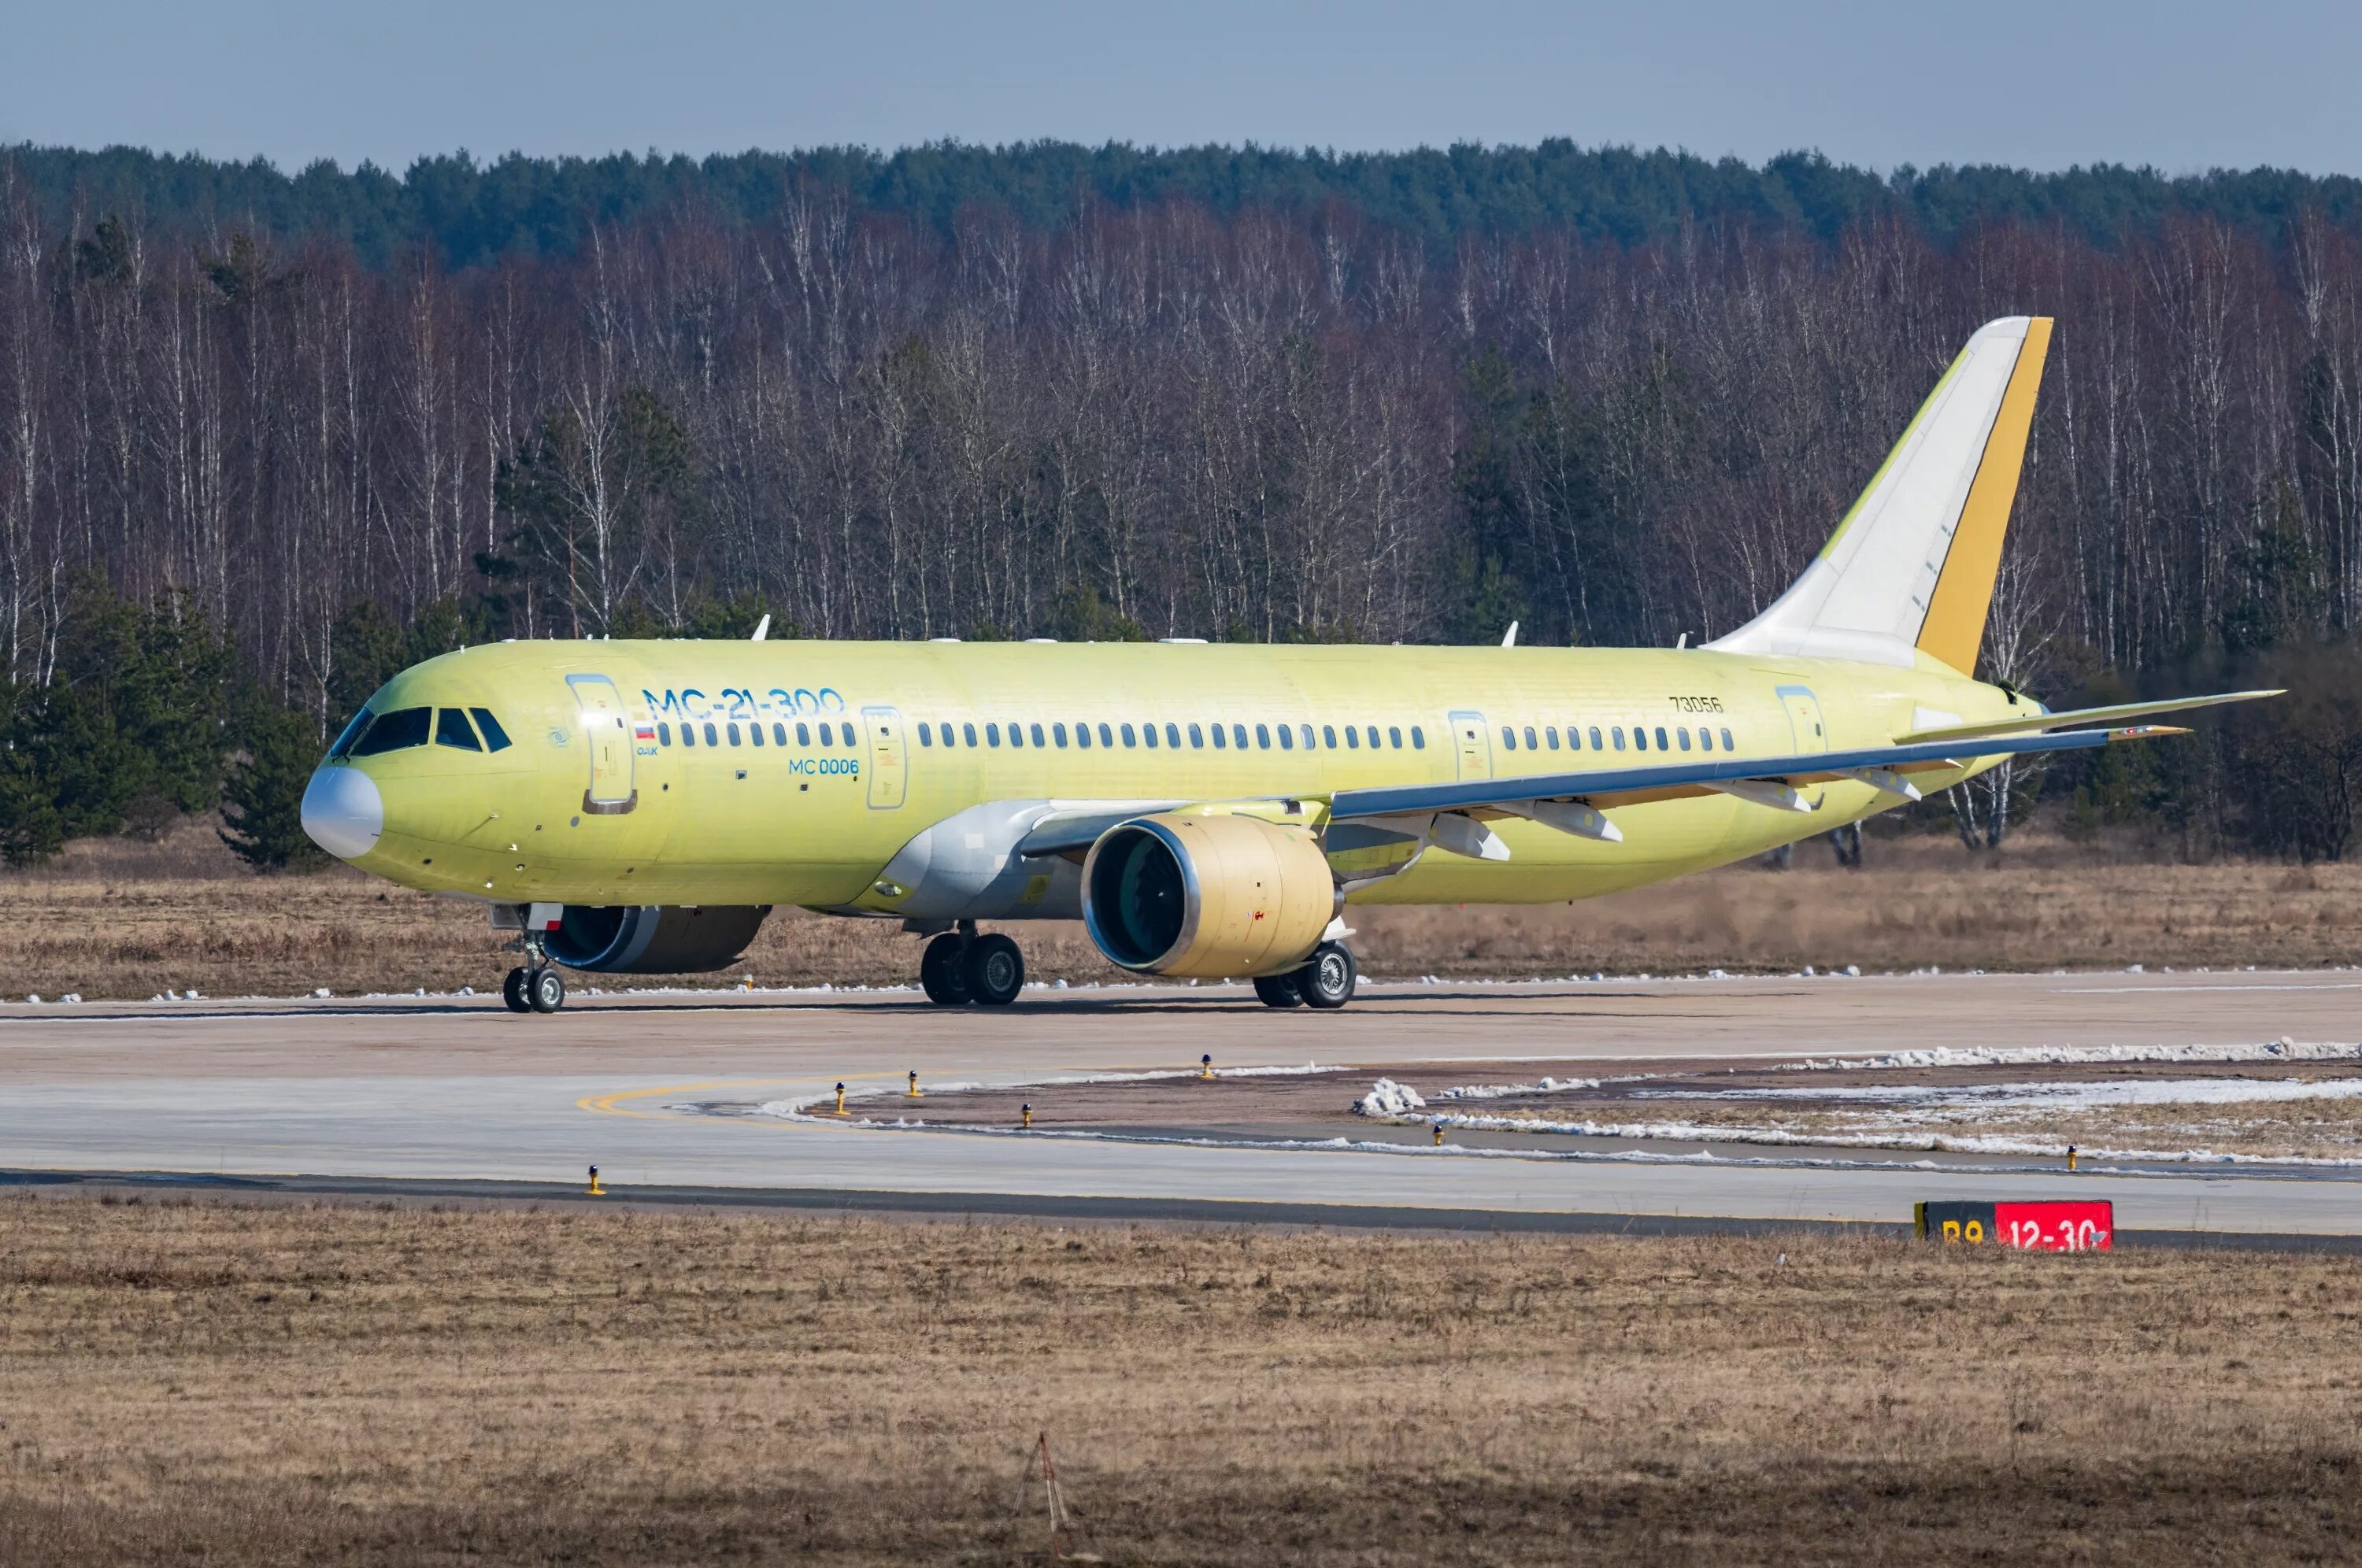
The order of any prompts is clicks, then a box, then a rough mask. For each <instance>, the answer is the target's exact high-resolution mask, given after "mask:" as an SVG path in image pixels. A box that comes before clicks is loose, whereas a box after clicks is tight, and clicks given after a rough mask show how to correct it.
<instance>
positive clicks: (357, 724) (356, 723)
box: [328, 708, 377, 761]
mask: <svg viewBox="0 0 2362 1568" xmlns="http://www.w3.org/2000/svg"><path fill="white" fill-rule="evenodd" d="M376 717H377V715H376V714H375V713H372V712H370V711H369V710H368V709H367V708H363V709H362V710H361V711H360V712H358V713H355V714H354V715H353V722H352V723H349V724H347V725H346V726H345V733H344V734H340V735H338V736H337V744H336V745H332V746H330V747H329V748H328V756H329V758H330V760H332V761H333V760H334V759H336V758H337V757H339V756H344V755H345V754H346V753H347V752H349V751H351V750H352V749H353V742H355V741H357V740H359V739H360V735H361V732H362V731H363V730H365V729H367V728H369V723H370V720H371V719H374V718H376Z"/></svg>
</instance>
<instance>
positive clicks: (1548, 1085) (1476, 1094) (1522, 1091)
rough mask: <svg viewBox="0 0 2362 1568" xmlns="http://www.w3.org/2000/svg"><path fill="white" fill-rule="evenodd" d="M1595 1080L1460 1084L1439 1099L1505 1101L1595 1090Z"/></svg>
mask: <svg viewBox="0 0 2362 1568" xmlns="http://www.w3.org/2000/svg"><path fill="white" fill-rule="evenodd" d="M1598 1087H1599V1080H1598V1079H1597V1078H1544V1079H1542V1081H1541V1082H1540V1083H1538V1084H1462V1085H1461V1086H1460V1087H1459V1088H1448V1089H1441V1090H1439V1091H1438V1092H1437V1094H1436V1097H1435V1098H1436V1099H1440V1100H1441V1099H1510V1098H1512V1097H1515V1096H1524V1095H1529V1094H1562V1093H1564V1092H1566V1091H1567V1090H1570V1089H1588V1088H1598Z"/></svg>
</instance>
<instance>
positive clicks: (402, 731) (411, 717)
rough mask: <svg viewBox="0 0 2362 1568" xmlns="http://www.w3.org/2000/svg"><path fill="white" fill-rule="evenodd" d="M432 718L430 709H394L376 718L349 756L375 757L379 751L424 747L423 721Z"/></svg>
mask: <svg viewBox="0 0 2362 1568" xmlns="http://www.w3.org/2000/svg"><path fill="white" fill-rule="evenodd" d="M434 715H435V710H434V709H432V708H396V709H395V710H394V711H393V712H391V713H381V714H379V715H378V719H377V723H373V724H371V725H370V727H369V730H368V732H367V733H366V734H363V735H362V736H361V738H360V739H359V740H357V741H355V742H354V743H353V746H352V750H351V751H350V752H349V753H348V754H347V755H348V756H377V755H378V754H379V753H380V752H387V751H403V750H406V749H407V748H409V747H411V746H414V745H425V744H426V722H427V720H429V719H431V718H432V717H434Z"/></svg>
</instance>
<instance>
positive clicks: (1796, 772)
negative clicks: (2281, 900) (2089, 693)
mask: <svg viewBox="0 0 2362 1568" xmlns="http://www.w3.org/2000/svg"><path fill="white" fill-rule="evenodd" d="M2188 733H2189V732H2188V731H2187V730H2182V729H2177V728H2174V727H2172V726H2170V725H2164V724H2135V725H2129V726H2126V727H2124V728H2120V729H2112V730H2073V731H2069V732H2066V733H2064V734H2015V735H2008V736H2003V737H2000V738H1997V739H1992V740H1983V741H1979V742H1978V743H1977V744H1976V745H1974V746H1972V747H1971V746H1964V745H1957V744H1951V743H1947V742H1941V741H1925V742H1919V743H1916V744H1914V745H1884V746H1866V747H1861V748H1859V749H1855V750H1850V751H1823V752H1806V753H1803V754H1801V755H1797V756H1768V757H1766V756H1755V757H1738V756H1710V757H1709V756H1700V757H1697V758H1696V759H1694V760H1691V759H1684V760H1683V761H1680V762H1663V763H1650V764H1642V765H1640V766H1639V767H1597V768H1587V769H1584V770H1582V771H1579V772H1573V773H1528V774H1519V775H1512V776H1509V777H1506V778H1479V779H1465V780H1461V781H1458V782H1454V783H1450V784H1405V785H1393V786H1387V787H1384V788H1379V789H1370V790H1339V791H1338V792H1337V793H1336V794H1334V795H1332V796H1330V797H1329V798H1328V800H1327V802H1326V803H1327V805H1328V808H1329V809H1328V812H1327V819H1328V821H1329V823H1330V824H1332V826H1331V828H1330V836H1331V838H1332V839H1334V838H1336V837H1338V836H1339V835H1338V832H1337V829H1338V827H1340V826H1342V825H1344V824H1349V823H1368V824H1371V828H1372V829H1375V830H1378V833H1377V836H1378V837H1380V838H1385V839H1396V840H1399V839H1401V838H1403V837H1404V836H1406V835H1411V836H1416V835H1418V834H1421V833H1423V832H1433V831H1434V829H1435V827H1436V825H1437V824H1435V823H1433V822H1432V821H1431V820H1430V819H1435V818H1438V817H1441V818H1446V819H1451V818H1454V817H1460V818H1467V819H1471V820H1468V821H1462V822H1461V823H1459V828H1458V829H1454V828H1452V827H1451V825H1450V824H1449V822H1448V821H1447V822H1446V823H1444V824H1443V829H1442V833H1441V834H1440V836H1439V837H1438V840H1437V841H1438V842H1439V843H1442V844H1443V845H1445V847H1446V848H1462V845H1466V846H1467V847H1466V848H1465V850H1464V852H1465V853H1468V854H1479V853H1480V852H1481V853H1482V854H1484V856H1485V857H1486V858H1495V859H1497V858H1501V857H1502V856H1506V854H1507V850H1506V848H1502V847H1500V845H1499V841H1498V840H1497V839H1494V838H1492V836H1491V835H1490V834H1485V833H1484V832H1483V831H1482V830H1481V829H1478V828H1477V823H1478V822H1479V821H1481V820H1483V819H1486V818H1491V817H1502V816H1512V817H1529V818H1531V819H1532V820H1534V821H1536V822H1540V823H1545V824H1547V825H1549V826H1551V827H1555V828H1558V829H1560V830H1562V831H1563V832H1566V833H1572V834H1576V835H1578V836H1580V837H1585V838H1598V839H1606V840H1609V841H1611V842H1612V841H1617V840H1620V839H1621V838H1622V837H1623V834H1621V833H1620V832H1618V831H1617V827H1616V825H1615V824H1614V823H1610V822H1608V821H1607V820H1606V818H1605V817H1603V816H1601V815H1600V814H1599V813H1600V812H1601V811H1602V810H1604V809H1606V808H1610V807H1615V806H1627V805H1637V804H1639V803H1640V802H1642V801H1669V800H1676V799H1681V798H1683V797H1695V796H1702V795H1708V794H1715V793H1722V794H1729V795H1735V796H1737V797H1738V798H1739V799H1741V800H1746V801H1754V802H1756V803H1757V804H1759V805H1766V806H1771V807H1775V808H1778V809H1781V810H1785V811H1794V812H1809V811H1812V810H1814V809H1815V808H1814V807H1813V806H1812V805H1811V804H1810V803H1809V802H1807V801H1805V799H1804V797H1803V795H1802V794H1801V793H1799V790H1800V789H1801V788H1802V787H1804V786H1807V785H1812V784H1823V783H1833V782H1837V781H1839V780H1849V781H1852V782H1857V783H1865V784H1870V785H1871V786H1873V787H1875V788H1877V789H1881V790H1886V791H1888V792H1889V793H1892V794H1895V795H1899V796H1902V797H1904V798H1906V799H1912V800H1915V799H1917V798H1918V795H1919V790H1918V788H1917V786H1916V785H1915V784H1913V783H1912V782H1911V775H1913V774H1915V773H1926V772H1937V771H1941V770H1943V769H1947V768H1956V767H1965V766H1966V765H1967V764H1968V762H1970V760H1972V759H1974V758H1977V757H1985V756H2025V755H2027V754H2030V753H2040V752H2053V751H2081V750H2083V749H2085V748H2088V747H2091V746H2098V745H2108V744H2109V743H2111V742H2113V741H2130V740H2148V739H2153V738H2155V737H2157V736H2159V735H2174V734H2188ZM1320 799H1321V798H1320V797H1319V796H1317V795H1307V796H1302V797H1287V798H1286V800H1285V801H1284V805H1285V808H1286V812H1287V814H1288V815H1290V816H1293V815H1295V814H1296V813H1297V812H1301V811H1304V810H1305V808H1306V807H1307V806H1309V805H1313V804H1315V803H1317V802H1319V801H1320ZM1280 803H1282V802H1280V801H1278V798H1273V799H1269V800H1264V799H1253V800H1242V801H1221V802H1200V803H1199V804H1201V805H1213V806H1219V807H1224V808H1228V809H1232V810H1237V809H1245V810H1248V811H1251V812H1256V813H1257V814H1260V812H1261V811H1262V810H1263V809H1264V808H1268V807H1272V806H1274V805H1275V804H1280ZM1175 809H1187V807H1186V806H1183V805H1181V804H1179V803H1175V802H1162V803H1159V802H1141V803H1138V804H1126V805H1121V806H1118V805H1115V804H1114V803H1113V802H1107V803H1100V804H1097V805H1095V806H1092V807H1086V808H1083V809H1069V810H1065V811H1059V812H1050V813H1048V814H1046V815H1044V816H1043V818H1042V819H1041V820H1040V821H1038V822H1037V823H1035V824H1034V826H1033V827H1032V830H1031V831H1030V832H1028V833H1027V834H1025V836H1024V838H1023V839H1022V840H1021V841H1020V842H1019V844H1018V845H1017V853H1018V854H1019V855H1021V856H1050V855H1079V854H1080V853H1082V852H1083V851H1085V850H1087V849H1088V848H1089V847H1090V846H1091V845H1093V844H1096V843H1097V842H1098V839H1099V835H1100V834H1104V833H1106V832H1107V831H1108V830H1109V828H1111V827H1115V826H1116V825H1118V824H1119V823H1126V822H1130V821H1131V820H1132V819H1134V818H1136V817H1140V816H1142V815H1146V814H1148V813H1150V812H1155V811H1159V810H1166V811H1170V810H1175ZM1306 814H1307V815H1315V814H1316V813H1312V812H1307V813H1306ZM1387 819H1393V820H1392V821H1388V820H1387ZM1406 819H1418V823H1417V825H1414V824H1413V823H1412V822H1411V821H1407V820H1406ZM1460 830H1473V831H1472V832H1462V831H1460ZM1354 832H1355V833H1356V834H1359V835H1360V837H1368V836H1370V835H1369V832H1368V831H1366V830H1362V829H1355V830H1354ZM1454 840H1457V841H1458V842H1456V843H1455V842H1454ZM1356 842H1358V839H1357V840H1356ZM1480 845H1482V846H1485V847H1483V848H1482V850H1481V851H1480V848H1479V847H1478V846H1480ZM1496 850H1497V851H1498V853H1495V851H1496Z"/></svg>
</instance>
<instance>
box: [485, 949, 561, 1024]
mask: <svg viewBox="0 0 2362 1568" xmlns="http://www.w3.org/2000/svg"><path fill="white" fill-rule="evenodd" d="M524 955H525V962H524V964H522V965H520V966H517V967H516V968H513V969H511V970H510V971H509V972H508V975H507V976H506V977H505V978H503V979H502V981H501V999H502V1001H504V1002H506V1003H508V1004H509V1010H510V1011H511V1012H556V1011H557V1010H558V1009H559V1008H561V1007H564V1006H565V1005H566V977H565V976H564V975H561V974H559V973H558V972H557V966H556V965H554V964H552V963H550V961H549V952H548V950H547V949H546V948H545V947H544V946H543V945H542V944H541V942H540V940H539V939H538V937H537V936H536V935H533V934H528V935H527V936H526V938H525V940H524Z"/></svg>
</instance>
